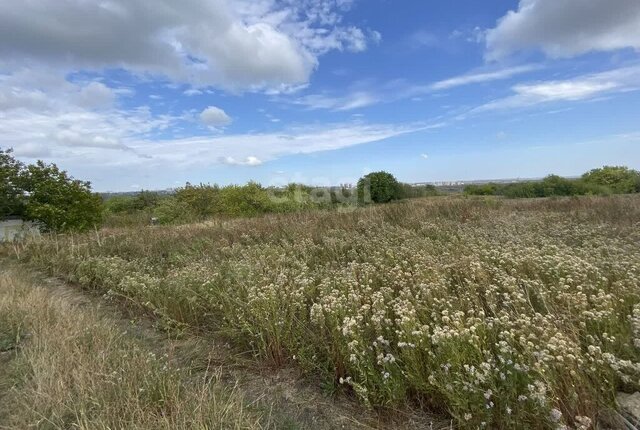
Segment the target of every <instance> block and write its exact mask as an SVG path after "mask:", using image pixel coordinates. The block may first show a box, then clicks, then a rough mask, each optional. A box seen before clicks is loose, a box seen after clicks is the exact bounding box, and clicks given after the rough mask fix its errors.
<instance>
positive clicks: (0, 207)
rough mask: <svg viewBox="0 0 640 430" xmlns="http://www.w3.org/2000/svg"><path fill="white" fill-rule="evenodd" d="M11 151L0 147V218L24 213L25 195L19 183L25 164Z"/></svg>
mask: <svg viewBox="0 0 640 430" xmlns="http://www.w3.org/2000/svg"><path fill="white" fill-rule="evenodd" d="M11 152H12V151H11V149H7V150H6V151H3V150H2V149H0V218H1V217H5V216H9V215H18V216H21V215H23V214H24V200H25V196H24V192H23V191H22V190H21V189H20V185H19V182H20V173H21V172H22V170H23V168H24V166H23V164H22V163H21V162H19V161H18V160H16V159H15V158H13V156H12V155H11Z"/></svg>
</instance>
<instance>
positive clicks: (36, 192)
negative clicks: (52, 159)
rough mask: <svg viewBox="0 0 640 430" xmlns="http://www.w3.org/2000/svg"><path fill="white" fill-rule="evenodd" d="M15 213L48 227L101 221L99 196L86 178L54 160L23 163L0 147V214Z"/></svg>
mask: <svg viewBox="0 0 640 430" xmlns="http://www.w3.org/2000/svg"><path fill="white" fill-rule="evenodd" d="M8 215H17V216H22V217H24V218H26V219H28V220H31V221H36V222H38V223H39V224H40V225H41V226H42V228H43V229H45V230H49V231H69V230H86V229H88V228H91V227H93V226H95V225H98V224H100V222H101V219H102V199H101V198H100V196H98V195H97V194H94V193H92V192H91V185H90V183H89V182H84V181H79V180H76V179H73V178H72V177H71V176H69V175H68V174H67V172H65V171H64V170H60V169H59V168H58V167H57V166H56V165H55V164H45V163H43V162H42V161H38V162H37V163H36V164H30V165H24V164H23V163H21V162H19V161H17V160H16V159H15V158H13V156H12V155H11V150H6V151H2V150H0V216H8Z"/></svg>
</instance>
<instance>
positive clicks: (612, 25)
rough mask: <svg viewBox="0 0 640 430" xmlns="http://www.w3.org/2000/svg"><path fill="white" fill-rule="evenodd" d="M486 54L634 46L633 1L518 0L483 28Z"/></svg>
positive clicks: (637, 6)
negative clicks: (516, 5) (486, 29)
mask: <svg viewBox="0 0 640 430" xmlns="http://www.w3.org/2000/svg"><path fill="white" fill-rule="evenodd" d="M486 45H487V53H486V56H487V58H488V59H490V60H498V59H500V58H503V57H505V56H507V55H509V54H511V53H513V52H515V51H519V50H528V49H540V50H542V51H543V52H544V53H545V54H547V55H548V56H550V57H555V58H558V57H572V56H576V55H579V54H583V53H586V52H589V51H612V50H616V49H621V48H634V49H640V2H639V1H638V0H520V3H519V4H518V9H517V10H516V11H510V12H509V13H507V14H506V15H505V16H503V17H502V18H501V19H500V20H498V23H497V25H496V27H495V28H493V29H490V30H488V31H487V33H486Z"/></svg>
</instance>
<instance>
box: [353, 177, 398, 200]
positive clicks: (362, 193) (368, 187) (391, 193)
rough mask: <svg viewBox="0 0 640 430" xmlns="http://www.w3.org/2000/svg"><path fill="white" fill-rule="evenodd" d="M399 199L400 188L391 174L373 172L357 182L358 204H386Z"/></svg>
mask: <svg viewBox="0 0 640 430" xmlns="http://www.w3.org/2000/svg"><path fill="white" fill-rule="evenodd" d="M400 198H402V188H401V186H400V183H399V182H398V180H397V179H396V178H395V177H394V176H393V175H392V174H391V173H387V172H382V171H381V172H373V173H369V174H368V175H365V176H363V177H362V178H360V180H359V181H358V201H359V202H360V203H370V202H373V203H387V202H390V201H392V200H398V199H400Z"/></svg>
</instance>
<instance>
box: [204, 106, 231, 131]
mask: <svg viewBox="0 0 640 430" xmlns="http://www.w3.org/2000/svg"><path fill="white" fill-rule="evenodd" d="M200 121H202V123H203V124H205V125H208V126H210V127H222V126H225V125H229V124H231V118H230V117H229V115H227V113H226V112H225V111H223V110H222V109H220V108H218V107H215V106H209V107H208V108H206V109H205V110H203V111H202V113H200Z"/></svg>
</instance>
